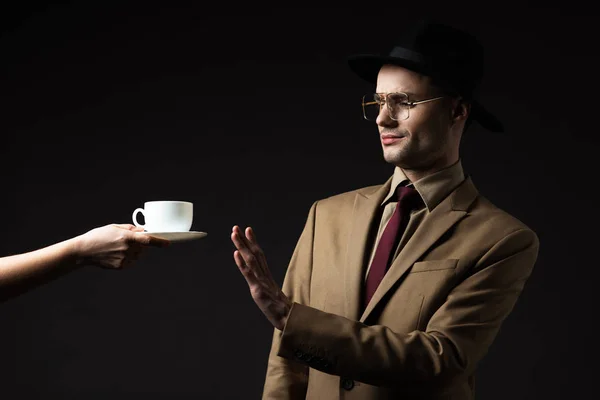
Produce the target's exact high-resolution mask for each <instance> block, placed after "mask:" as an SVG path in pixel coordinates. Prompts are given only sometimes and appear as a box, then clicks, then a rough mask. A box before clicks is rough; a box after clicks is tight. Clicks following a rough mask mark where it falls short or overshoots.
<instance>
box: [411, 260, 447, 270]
mask: <svg viewBox="0 0 600 400" xmlns="http://www.w3.org/2000/svg"><path fill="white" fill-rule="evenodd" d="M457 264H458V259H448V260H433V261H420V262H416V263H414V264H413V266H412V269H411V271H410V272H426V271H439V270H443V269H454V268H456V265H457Z"/></svg>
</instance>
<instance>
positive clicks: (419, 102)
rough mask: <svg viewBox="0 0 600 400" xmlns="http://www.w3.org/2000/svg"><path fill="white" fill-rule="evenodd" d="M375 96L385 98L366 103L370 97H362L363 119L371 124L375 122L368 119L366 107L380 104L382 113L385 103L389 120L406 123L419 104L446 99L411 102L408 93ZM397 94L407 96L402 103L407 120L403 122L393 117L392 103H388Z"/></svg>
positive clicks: (441, 97)
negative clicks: (366, 99)
mask: <svg viewBox="0 0 600 400" xmlns="http://www.w3.org/2000/svg"><path fill="white" fill-rule="evenodd" d="M374 94H376V95H378V96H379V97H381V98H383V101H382V102H378V101H367V102H365V97H367V96H369V95H367V94H365V95H364V96H363V97H362V110H363V117H364V119H366V120H367V121H371V122H373V121H372V120H370V119H368V118H367V110H366V109H365V107H366V106H372V105H375V104H379V113H381V108H382V106H383V103H385V104H386V106H387V111H388V116H389V118H390V119H391V120H393V121H405V120H407V119H408V118H409V117H410V109H411V108H413V107H414V106H416V105H417V104H423V103H429V102H431V101H435V100H440V99H443V98H444V97H446V96H437V97H430V98H428V99H423V100H415V101H410V96H409V95H408V94H407V93H404V92H392V93H374ZM397 94H401V95H403V96H406V103H402V104H401V106H403V107H406V118H402V119H401V120H400V119H396V118H394V115H393V113H392V110H391V108H390V103H389V101H387V98H388V96H391V95H397ZM377 116H378V117H379V114H377Z"/></svg>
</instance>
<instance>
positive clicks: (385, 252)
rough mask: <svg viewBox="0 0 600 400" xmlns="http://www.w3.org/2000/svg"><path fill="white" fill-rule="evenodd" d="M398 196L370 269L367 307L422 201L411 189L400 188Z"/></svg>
mask: <svg viewBox="0 0 600 400" xmlns="http://www.w3.org/2000/svg"><path fill="white" fill-rule="evenodd" d="M397 194H398V204H396V209H395V210H394V214H393V215H392V218H391V219H390V221H389V222H388V223H387V225H386V227H385V230H384V231H383V234H382V235H381V238H380V239H379V243H378V244H377V249H376V250H375V255H374V257H373V261H372V262H371V268H369V275H368V276H367V283H366V290H365V303H364V306H365V307H366V306H367V304H369V301H371V297H373V294H374V293H375V290H376V289H377V286H379V283H380V282H381V280H382V279H383V276H384V275H385V273H386V272H387V269H388V267H389V265H390V259H391V258H392V256H393V254H394V253H395V250H396V246H397V245H398V241H399V240H400V238H401V237H402V233H403V232H404V229H406V224H407V223H408V219H409V216H410V212H411V210H412V209H414V208H415V207H417V205H418V204H419V202H420V201H421V197H420V196H419V193H418V192H417V191H416V189H414V188H411V187H406V186H399V187H398V190H397Z"/></svg>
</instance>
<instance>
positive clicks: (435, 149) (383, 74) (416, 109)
mask: <svg viewBox="0 0 600 400" xmlns="http://www.w3.org/2000/svg"><path fill="white" fill-rule="evenodd" d="M376 91H377V93H380V94H381V93H394V92H404V93H407V94H408V95H409V100H410V101H418V100H424V99H428V98H432V97H438V96H441V95H443V93H441V92H440V91H439V90H438V89H436V88H435V86H434V85H433V84H432V82H431V80H430V78H429V77H426V76H423V75H420V74H418V73H416V72H413V71H410V70H407V69H405V68H402V67H398V66H393V65H384V66H383V67H382V68H381V70H380V71H379V75H378V78H377V89H376ZM450 104H451V103H450V102H449V101H448V99H441V100H435V101H432V102H427V103H422V104H417V105H414V106H413V107H410V109H409V117H408V119H406V120H398V121H394V120H393V119H391V118H390V115H389V113H388V109H387V107H386V106H384V107H382V109H381V111H380V113H379V116H378V117H377V121H376V122H377V126H378V127H379V134H380V140H381V145H382V147H383V156H384V159H385V160H386V161H387V162H388V163H391V164H394V165H396V166H398V167H400V168H405V169H415V170H426V169H430V168H435V167H437V166H444V165H445V164H448V162H449V158H451V157H452V154H453V151H454V150H455V149H454V146H458V143H456V141H457V139H456V138H454V137H452V136H451V135H450V126H451V123H452V117H451V116H452V113H451V105H450Z"/></svg>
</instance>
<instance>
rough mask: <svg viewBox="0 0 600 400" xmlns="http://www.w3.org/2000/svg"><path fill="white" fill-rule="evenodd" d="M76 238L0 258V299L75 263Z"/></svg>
mask: <svg viewBox="0 0 600 400" xmlns="http://www.w3.org/2000/svg"><path fill="white" fill-rule="evenodd" d="M77 240H78V238H71V239H68V240H65V241H62V242H59V243H56V244H52V245H50V246H47V247H44V248H42V249H38V250H34V251H30V252H27V253H22V254H16V255H12V256H6V257H1V258H0V300H4V299H6V298H7V297H13V296H15V295H17V294H20V293H22V292H24V291H27V290H28V289H30V288H31V287H34V286H38V285H40V284H42V283H44V282H47V281H49V280H52V279H55V278H57V277H58V276H61V275H63V274H64V273H67V272H69V271H71V270H73V269H74V268H76V267H77V261H78V256H77V254H78V253H77V244H78V242H77Z"/></svg>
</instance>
